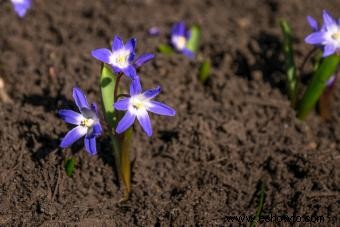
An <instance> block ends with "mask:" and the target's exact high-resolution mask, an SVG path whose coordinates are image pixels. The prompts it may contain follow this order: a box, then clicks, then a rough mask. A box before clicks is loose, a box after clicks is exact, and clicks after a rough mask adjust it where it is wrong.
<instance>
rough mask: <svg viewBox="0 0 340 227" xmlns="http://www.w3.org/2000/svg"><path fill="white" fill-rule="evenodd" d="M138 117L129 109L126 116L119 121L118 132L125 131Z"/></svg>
mask: <svg viewBox="0 0 340 227" xmlns="http://www.w3.org/2000/svg"><path fill="white" fill-rule="evenodd" d="M135 119H136V115H134V114H132V113H131V112H130V111H127V112H126V113H125V115H124V117H123V118H122V119H121V120H120V121H119V122H118V125H117V128H116V132H117V133H118V134H120V133H122V132H124V131H125V130H126V129H128V128H129V127H130V126H131V125H132V124H133V122H134V121H135Z"/></svg>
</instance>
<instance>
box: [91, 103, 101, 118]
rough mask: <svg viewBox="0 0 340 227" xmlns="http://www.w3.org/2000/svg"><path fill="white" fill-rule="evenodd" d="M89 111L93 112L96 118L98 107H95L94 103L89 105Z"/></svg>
mask: <svg viewBox="0 0 340 227" xmlns="http://www.w3.org/2000/svg"><path fill="white" fill-rule="evenodd" d="M91 110H92V111H93V112H95V113H96V115H97V116H98V115H99V114H98V107H97V104H96V103H95V102H94V103H92V104H91Z"/></svg>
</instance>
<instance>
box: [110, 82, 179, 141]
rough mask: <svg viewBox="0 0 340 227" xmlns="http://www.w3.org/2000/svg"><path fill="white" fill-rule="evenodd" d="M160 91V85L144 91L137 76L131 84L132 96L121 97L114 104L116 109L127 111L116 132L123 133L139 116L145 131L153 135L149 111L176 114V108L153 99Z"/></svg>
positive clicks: (166, 114)
mask: <svg viewBox="0 0 340 227" xmlns="http://www.w3.org/2000/svg"><path fill="white" fill-rule="evenodd" d="M160 91H161V89H160V87H159V86H158V87H157V88H155V89H150V90H146V91H144V92H142V87H141V85H140V81H139V77H136V78H135V79H134V80H133V81H132V83H131V85H130V97H128V98H122V99H119V100H118V101H117V102H116V103H115V104H114V108H115V109H117V110H123V111H126V113H125V115H124V116H123V118H122V119H121V120H120V121H119V123H118V125H117V128H116V132H117V133H122V132H124V131H125V130H127V129H128V128H129V127H130V126H131V125H132V124H133V123H134V121H135V119H136V118H137V120H138V121H139V123H140V125H141V126H142V128H143V130H144V131H145V133H146V134H147V135H148V136H151V135H152V127H151V121H150V117H149V114H148V111H149V112H152V113H155V114H159V115H165V116H175V115H176V111H175V110H174V109H172V108H171V107H169V106H167V105H165V104H163V103H161V102H157V101H153V100H152V99H153V98H155V97H156V96H157V95H158V94H159V93H160Z"/></svg>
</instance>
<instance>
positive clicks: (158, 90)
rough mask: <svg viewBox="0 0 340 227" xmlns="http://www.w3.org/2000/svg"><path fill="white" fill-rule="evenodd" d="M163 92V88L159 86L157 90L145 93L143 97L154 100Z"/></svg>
mask: <svg viewBox="0 0 340 227" xmlns="http://www.w3.org/2000/svg"><path fill="white" fill-rule="evenodd" d="M160 92H161V87H160V86H157V87H156V88H153V89H149V90H146V91H144V92H143V96H144V97H145V98H148V99H153V98H154V97H156V96H157V95H158V94H159V93H160Z"/></svg>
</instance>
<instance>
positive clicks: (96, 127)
mask: <svg viewBox="0 0 340 227" xmlns="http://www.w3.org/2000/svg"><path fill="white" fill-rule="evenodd" d="M92 129H93V130H92V131H93V132H92V134H93V135H94V136H100V135H101V134H102V132H103V129H102V126H101V124H100V122H98V123H96V124H94V125H93V128H92Z"/></svg>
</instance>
